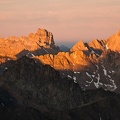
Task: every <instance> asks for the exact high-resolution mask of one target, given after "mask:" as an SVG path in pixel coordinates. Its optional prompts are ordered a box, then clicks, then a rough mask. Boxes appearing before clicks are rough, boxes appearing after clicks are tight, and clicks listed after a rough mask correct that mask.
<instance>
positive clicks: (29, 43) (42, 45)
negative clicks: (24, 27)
mask: <svg viewBox="0 0 120 120" xmlns="http://www.w3.org/2000/svg"><path fill="white" fill-rule="evenodd" d="M58 51H59V48H58V47H57V46H56V45H55V43H54V39H53V34H52V33H51V32H48V31H47V30H45V29H40V28H39V29H38V30H37V32H36V33H30V34H29V35H28V37H24V36H22V37H16V36H13V37H9V38H4V39H3V38H1V39H0V55H1V56H9V57H13V58H14V57H16V56H17V57H18V58H20V57H22V56H24V55H28V56H35V55H40V54H48V53H52V54H56V53H57V52H58Z"/></svg>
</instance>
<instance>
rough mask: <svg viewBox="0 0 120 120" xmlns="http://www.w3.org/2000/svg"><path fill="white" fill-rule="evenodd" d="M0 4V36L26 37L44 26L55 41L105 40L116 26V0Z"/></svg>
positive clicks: (119, 5) (119, 25) (8, 0)
mask: <svg viewBox="0 0 120 120" xmlns="http://www.w3.org/2000/svg"><path fill="white" fill-rule="evenodd" d="M0 5H1V7H0V26H1V27H0V37H9V36H28V34H29V33H31V32H32V33H35V32H36V30H37V29H38V28H44V29H47V30H48V31H50V32H52V33H53V35H54V40H55V42H56V43H59V44H60V43H61V44H62V43H63V44H65V43H66V44H68V43H69V45H72V44H73V43H75V42H77V41H79V40H83V41H84V42H87V41H90V40H93V39H107V38H108V37H109V36H111V35H112V34H114V33H116V32H117V31H118V30H119V29H120V22H119V21H120V15H119V11H120V1H119V0H111V1H109V0H101V1H96V0H91V1H89V0H86V1H80V0H74V1H73V0H69V1H68V0H66V1H63V0H51V1H49V0H44V1H39V0H36V1H32V0H29V1H28V0H17V1H16V0H4V1H0ZM66 44H65V45H66Z"/></svg>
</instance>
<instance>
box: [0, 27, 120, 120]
mask: <svg viewBox="0 0 120 120" xmlns="http://www.w3.org/2000/svg"><path fill="white" fill-rule="evenodd" d="M119 46H120V31H118V32H117V33H116V34H114V35H112V36H111V37H109V38H108V39H107V40H98V39H95V40H92V41H90V42H88V43H84V42H83V41H81V40H80V41H78V42H77V43H76V44H75V45H74V46H73V47H72V48H70V49H67V51H65V50H61V49H60V48H59V47H58V46H57V45H56V44H55V41H54V38H53V34H52V33H51V32H48V31H47V30H45V29H40V28H39V29H38V30H37V32H36V33H31V34H29V35H28V37H19V38H18V37H10V38H0V116H1V119H2V120H15V119H17V120H118V119H119V118H120V112H119V111H120V95H119V94H120V84H119V75H120V47H119Z"/></svg>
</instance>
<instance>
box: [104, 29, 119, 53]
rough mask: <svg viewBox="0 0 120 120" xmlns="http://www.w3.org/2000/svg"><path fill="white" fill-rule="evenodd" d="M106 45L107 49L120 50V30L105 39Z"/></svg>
mask: <svg viewBox="0 0 120 120" xmlns="http://www.w3.org/2000/svg"><path fill="white" fill-rule="evenodd" d="M106 46H107V47H108V49H111V50H113V51H117V52H120V30H119V31H118V32H117V33H116V34H114V35H112V36H111V37H110V38H108V39H107V44H106Z"/></svg>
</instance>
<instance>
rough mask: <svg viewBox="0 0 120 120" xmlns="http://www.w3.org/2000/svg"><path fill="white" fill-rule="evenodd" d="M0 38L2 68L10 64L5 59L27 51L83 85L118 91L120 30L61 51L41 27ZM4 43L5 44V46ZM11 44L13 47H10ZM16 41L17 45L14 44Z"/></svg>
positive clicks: (87, 87) (49, 34) (50, 35)
mask: <svg viewBox="0 0 120 120" xmlns="http://www.w3.org/2000/svg"><path fill="white" fill-rule="evenodd" d="M1 41H2V42H3V41H4V42H3V44H0V45H1V46H3V47H1V48H2V49H1V51H2V53H1V54H2V55H1V56H0V61H1V63H5V64H1V67H0V69H1V71H2V72H3V71H5V70H6V69H7V66H9V65H11V62H8V61H10V60H13V56H14V57H17V58H20V57H21V56H25V55H26V56H27V57H30V58H33V59H34V60H35V61H36V62H40V63H42V64H47V65H50V66H51V67H52V68H54V69H56V70H57V71H59V72H60V75H61V76H62V77H64V78H65V77H67V78H69V79H72V80H73V81H74V82H75V83H79V85H80V86H81V87H82V88H83V89H94V88H100V87H102V88H104V89H105V90H111V91H117V92H119V89H120V87H119V85H117V84H118V83H119V73H120V59H119V58H120V53H119V52H120V49H119V48H120V47H119V41H120V32H118V33H116V34H115V35H113V36H112V37H110V38H109V39H107V40H98V39H94V40H92V41H90V42H88V43H84V42H83V41H81V40H80V41H79V42H78V43H76V44H75V45H74V46H73V47H72V48H71V49H70V50H69V51H67V52H60V51H59V48H58V47H57V46H56V45H55V42H54V39H53V35H52V33H51V32H48V31H47V30H45V29H40V28H39V29H38V30H37V32H36V33H31V34H29V36H28V37H20V38H17V37H11V38H9V40H8V39H4V40H3V39H1ZM13 41H14V42H13ZM5 45H6V46H7V45H8V46H7V47H6V49H5ZM10 45H12V46H14V47H12V48H11V47H9V46H10ZM17 45H19V46H18V47H16V46H17ZM3 48H4V49H3ZM13 48H16V49H13ZM23 48H26V49H24V50H23ZM1 51H0V52H1ZM8 51H9V52H8ZM18 51H19V52H18ZM11 52H12V53H11ZM8 54H9V55H8ZM14 59H16V58H14ZM2 72H1V74H2Z"/></svg>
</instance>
